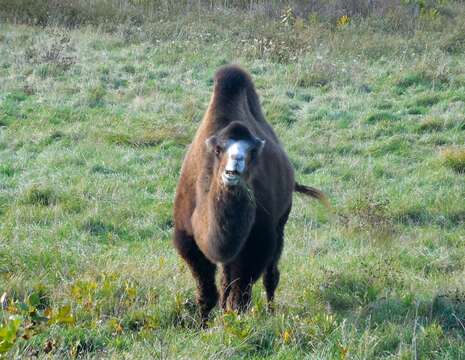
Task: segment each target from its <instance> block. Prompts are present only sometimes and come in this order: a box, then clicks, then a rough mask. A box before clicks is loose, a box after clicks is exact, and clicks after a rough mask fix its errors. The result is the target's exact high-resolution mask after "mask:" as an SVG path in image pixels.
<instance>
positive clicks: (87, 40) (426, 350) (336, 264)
mask: <svg viewBox="0 0 465 360" xmlns="http://www.w3.org/2000/svg"><path fill="white" fill-rule="evenodd" d="M458 9H459V10H460V11H458V14H459V15H458V16H457V17H456V18H454V21H456V22H458V24H457V23H454V22H450V25H449V22H448V21H445V22H444V24H445V25H444V27H443V28H442V30H438V27H436V26H435V25H434V24H433V23H432V22H426V21H424V22H423V24H424V25H421V26H420V25H419V26H418V27H417V28H416V29H414V30H411V31H409V32H405V33H401V32H393V31H391V30H389V28H386V27H382V26H380V27H379V28H378V27H374V25H373V24H370V23H369V21H368V20H367V21H366V22H363V21H362V20H360V21H359V22H360V23H358V22H357V21H358V20H357V21H355V20H354V21H353V22H351V23H350V25H347V26H346V27H345V28H343V29H340V28H335V27H334V25H328V26H326V25H325V24H323V23H319V22H312V21H304V22H301V21H297V22H296V23H295V24H294V25H292V24H291V25H290V24H285V23H281V22H280V21H275V20H272V19H266V18H263V17H261V16H258V15H257V17H256V16H255V15H254V14H253V13H248V12H241V11H238V10H218V11H216V12H212V13H206V14H204V17H202V19H201V20H199V18H198V17H197V16H196V15H195V14H187V15H186V16H185V17H181V18H176V19H171V18H168V19H165V20H164V21H163V22H154V23H151V24H145V25H142V26H141V27H134V26H129V25H127V24H122V25H115V26H114V28H113V29H112V28H111V26H105V27H103V28H102V27H97V26H95V27H92V26H89V27H82V28H78V29H74V30H66V29H63V28H53V27H45V28H42V27H31V26H26V25H5V24H4V25H0V35H1V36H0V297H1V300H2V304H1V305H0V306H1V308H2V310H1V311H0V321H1V322H0V324H1V325H0V353H1V352H3V351H7V350H8V351H9V352H8V353H7V355H5V357H7V358H26V357H30V356H38V357H39V358H48V357H53V358H68V357H76V356H80V357H83V358H96V359H97V358H98V359H101V358H121V359H125V358H196V359H204V358H234V359H239V358H243V359H245V358H247V359H261V358H273V359H290V358H308V359H313V358H317V359H343V358H354V359H379V358H386V359H394V358H395V359H397V358H399V359H410V358H415V359H416V358H418V359H420V358H421V359H461V358H465V345H464V344H465V328H464V326H465V284H464V281H463V278H464V271H465V260H464V259H465V238H464V233H465V201H464V199H465V186H464V181H465V178H464V164H465V161H464V151H465V150H464V149H465V126H464V124H465V117H464V110H465V74H464V72H463V69H464V68H465V60H464V59H465V57H464V53H463V49H464V48H463V46H462V44H461V43H460V41H459V40H460V39H461V37H460V36H461V35H460V34H459V33H457V31H456V29H457V28H459V27H460V26H463V21H462V20H461V19H463V18H464V17H463V15H464V11H463V8H462V7H458ZM460 14H461V15H460ZM441 16H442V15H441ZM288 38H289V40H286V39H288ZM270 41H271V42H270ZM229 62H237V63H240V64H242V65H243V66H244V67H245V68H246V69H248V70H249V71H250V72H251V74H252V75H253V77H254V80H255V82H256V86H257V90H258V92H259V93H260V96H261V100H262V103H263V107H264V112H265V114H266V115H267V117H268V119H269V121H270V122H271V123H272V124H273V126H274V128H275V129H276V131H277V133H278V134H279V136H280V138H281V140H282V143H283V146H284V147H285V149H286V150H287V152H288V153H289V156H290V158H291V160H292V163H293V164H294V167H295V169H296V175H297V178H298V180H299V181H300V182H302V183H305V184H309V185H313V186H316V187H318V188H321V189H322V190H324V191H325V192H326V193H327V194H328V195H329V197H330V199H331V202H332V204H333V207H334V213H328V212H327V211H326V210H325V208H324V207H322V206H321V205H319V204H317V203H314V202H311V201H309V200H308V199H306V198H301V197H299V196H295V201H294V207H293V211H292V213H291V216H290V219H289V223H288V225H287V228H286V241H285V248H284V253H283V256H282V261H281V273H282V275H281V283H280V286H279V288H278V291H277V298H276V309H275V312H274V313H272V314H270V313H268V312H267V310H266V303H265V296H264V289H263V287H262V285H261V283H257V285H256V286H255V288H254V293H253V306H252V309H251V311H250V312H248V313H246V314H242V315H237V314H234V313H227V314H224V313H222V312H220V311H219V310H215V311H214V312H213V314H212V319H211V323H210V326H209V329H206V330H202V329H200V328H199V319H198V315H197V314H196V311H195V305H194V297H195V295H194V290H195V289H194V284H193V281H192V278H191V276H190V273H189V270H188V268H187V267H186V265H185V264H184V263H183V262H182V261H181V260H180V259H179V258H178V256H177V255H176V253H175V251H174V249H173V248H172V246H171V242H170V236H171V231H172V224H173V223H172V217H171V212H172V203H173V197H174V190H175V186H176V182H177V179H178V175H179V171H180V167H181V163H182V158H183V155H184V153H185V151H186V146H187V144H188V143H189V141H190V139H191V138H192V136H193V134H194V132H195V130H196V128H197V127H198V125H199V122H200V120H201V118H202V114H203V112H204V110H205V108H206V106H207V104H208V101H209V96H210V93H211V91H212V77H213V74H214V72H215V70H216V69H217V68H218V67H219V66H221V65H223V64H225V63H229ZM2 295H3V297H2Z"/></svg>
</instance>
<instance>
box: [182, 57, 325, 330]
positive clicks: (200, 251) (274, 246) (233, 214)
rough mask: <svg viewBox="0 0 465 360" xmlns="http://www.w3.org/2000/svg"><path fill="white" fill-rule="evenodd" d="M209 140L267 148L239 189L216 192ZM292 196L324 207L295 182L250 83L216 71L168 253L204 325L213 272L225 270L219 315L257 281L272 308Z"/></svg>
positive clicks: (241, 304) (236, 71) (213, 299)
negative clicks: (190, 283) (189, 278)
mask: <svg viewBox="0 0 465 360" xmlns="http://www.w3.org/2000/svg"><path fill="white" fill-rule="evenodd" d="M212 135H218V136H220V137H223V138H228V137H229V138H234V139H238V138H240V139H254V138H260V139H264V140H265V141H266V143H265V145H264V147H263V149H262V150H261V152H260V153H258V154H256V158H255V159H253V161H252V162H251V163H249V165H248V166H247V167H248V168H249V171H248V173H247V177H246V180H245V181H244V183H243V185H241V186H235V187H232V188H229V187H225V186H223V185H222V183H221V181H220V178H221V177H220V174H221V170H222V169H223V167H224V162H225V161H224V159H219V160H215V154H214V153H213V152H211V151H209V150H208V149H207V145H206V140H207V139H208V138H209V137H210V136H212ZM294 191H297V192H301V193H304V194H307V195H310V196H312V197H315V198H318V199H320V200H322V201H323V202H324V201H326V199H325V197H324V195H323V193H321V192H320V191H319V190H316V189H314V188H311V187H307V186H304V185H300V184H297V183H296V182H295V180H294V171H293V169H292V166H291V164H290V162H289V159H288V157H287V155H286V153H285V152H284V150H283V147H282V146H281V144H280V142H279V140H278V138H277V136H276V134H275V133H274V131H273V129H272V128H271V126H270V125H269V124H268V123H267V122H266V120H265V118H264V116H263V113H262V110H261V107H260V103H259V99H258V96H257V93H256V91H255V88H254V85H253V83H252V80H251V78H250V76H249V75H248V74H247V73H246V72H245V71H244V70H242V69H241V68H239V67H237V66H225V67H223V68H221V69H220V70H219V71H218V72H217V73H216V75H215V86H214V91H213V95H212V98H211V101H210V104H209V106H208V109H207V112H206V114H205V116H204V118H203V120H202V122H201V124H200V127H199V129H198V130H197V133H196V135H195V138H194V140H193V142H192V144H191V145H190V147H189V150H188V152H187V154H186V157H185V159H184V163H183V166H182V170H181V176H180V180H179V184H178V187H177V192H176V198H175V204H174V222H175V229H174V239H173V241H174V246H175V247H176V249H177V251H178V253H179V254H180V256H181V257H182V258H183V259H184V260H185V261H186V263H187V264H188V265H189V268H190V270H191V272H192V275H193V276H194V278H195V280H196V282H197V290H198V291H197V302H198V305H199V307H200V311H201V315H202V320H203V321H205V320H206V319H207V317H208V314H209V312H210V310H211V309H212V308H213V307H214V306H215V305H216V303H217V301H218V297H219V295H218V291H217V287H216V285H215V272H216V268H217V266H218V265H219V266H221V267H222V270H223V278H222V282H221V306H222V307H223V309H227V308H228V309H237V310H239V311H241V310H244V309H246V308H247V306H248V305H249V303H250V299H251V288H252V285H253V283H254V282H255V281H257V279H258V278H259V277H260V276H261V275H262V274H263V283H264V286H265V289H266V293H267V298H268V301H269V302H270V303H271V301H272V300H273V296H274V292H275V289H276V287H277V285H278V281H279V271H278V261H279V258H280V255H281V251H282V247H283V237H284V226H285V224H286V222H287V218H288V215H289V212H290V211H291V206H292V193H293V192H294Z"/></svg>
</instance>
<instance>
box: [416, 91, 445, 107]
mask: <svg viewBox="0 0 465 360" xmlns="http://www.w3.org/2000/svg"><path fill="white" fill-rule="evenodd" d="M439 101H441V98H440V96H439V95H437V94H425V95H422V96H420V97H419V98H417V99H415V101H414V104H415V105H416V106H425V107H430V106H433V105H434V104H436V103H438V102H439Z"/></svg>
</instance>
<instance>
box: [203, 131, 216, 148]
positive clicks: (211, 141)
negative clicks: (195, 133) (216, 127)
mask: <svg viewBox="0 0 465 360" xmlns="http://www.w3.org/2000/svg"><path fill="white" fill-rule="evenodd" d="M205 145H206V146H207V150H208V151H215V150H216V148H217V146H218V139H217V138H216V136H215V135H212V136H210V137H209V138H208V139H207V140H205Z"/></svg>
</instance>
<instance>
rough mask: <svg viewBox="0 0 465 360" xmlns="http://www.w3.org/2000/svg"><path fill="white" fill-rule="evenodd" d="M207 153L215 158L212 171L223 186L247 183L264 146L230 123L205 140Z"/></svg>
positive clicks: (244, 129) (252, 136)
mask: <svg viewBox="0 0 465 360" xmlns="http://www.w3.org/2000/svg"><path fill="white" fill-rule="evenodd" d="M205 143H206V146H207V149H208V151H210V152H212V153H213V154H214V155H215V156H214V158H215V160H214V162H215V163H214V167H213V169H214V170H213V171H214V174H215V175H216V176H219V177H220V180H221V182H222V183H223V184H224V185H225V186H236V185H238V184H240V183H241V182H247V181H248V179H250V175H251V174H252V173H253V171H254V167H255V166H254V165H256V163H257V161H258V160H259V156H260V154H261V151H262V149H263V146H264V145H265V140H262V139H259V138H258V137H256V136H255V135H253V134H252V133H251V132H250V130H249V129H248V128H247V127H246V126H244V125H242V124H241V123H238V122H232V123H231V124H229V125H228V126H227V127H225V128H224V129H222V130H221V131H220V132H218V133H217V134H215V135H213V136H210V137H209V138H208V139H207V140H206V142H205Z"/></svg>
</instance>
